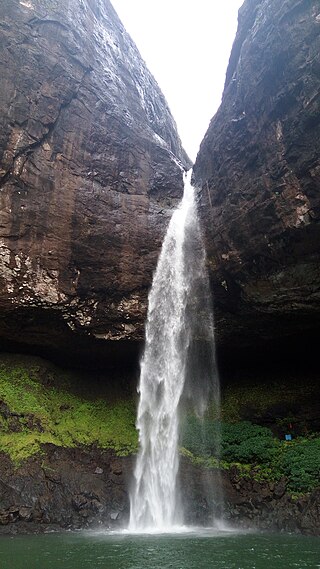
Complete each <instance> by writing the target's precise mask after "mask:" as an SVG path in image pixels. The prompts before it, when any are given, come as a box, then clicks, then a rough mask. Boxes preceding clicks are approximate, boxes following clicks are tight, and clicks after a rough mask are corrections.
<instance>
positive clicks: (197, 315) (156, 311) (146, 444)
mask: <svg viewBox="0 0 320 569" xmlns="http://www.w3.org/2000/svg"><path fill="white" fill-rule="evenodd" d="M190 179H191V171H190V172H189V173H188V174H185V183H184V195H183V199H182V201H181V203H180V205H179V206H178V208H177V209H176V210H175V212H174V213H173V215H172V218H171V221H170V223H169V227H168V230H167V234H166V236H165V239H164V242H163V245H162V250H161V253H160V256H159V260H158V265H157V268H156V272H155V274H154V278H153V283H152V288H151V291H150V294H149V306H148V317H147V324H146V342H145V350H144V355H143V358H142V361H141V375H140V383H139V388H138V391H139V393H140V400H139V406H138V414H137V428H138V431H139V442H140V450H139V453H138V457H137V461H136V467H135V474H134V476H135V480H134V487H133V489H132V492H131V496H130V502H131V509H130V523H129V529H130V530H131V531H146V530H156V531H174V529H175V528H177V527H179V526H181V525H182V524H183V523H184V517H183V509H182V507H181V503H180V500H179V492H178V483H177V474H178V468H179V451H178V447H179V424H180V418H181V413H182V409H183V407H186V405H187V404H188V405H189V407H190V402H192V406H193V408H194V411H195V412H196V413H197V414H198V415H202V414H203V413H204V411H205V409H206V407H207V403H208V398H209V395H210V394H213V397H214V399H215V402H216V404H218V400H219V387H218V379H217V373H216V366H215V356H214V337H213V319H212V311H211V306H210V292H209V284H208V277H207V273H206V266H205V253H204V249H203V244H202V239H201V232H200V228H199V222H198V217H197V211H196V203H195V195H194V189H193V187H192V185H191V181H190ZM187 402H189V403H187Z"/></svg>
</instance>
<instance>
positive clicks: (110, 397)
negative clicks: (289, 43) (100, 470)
mask: <svg viewBox="0 0 320 569" xmlns="http://www.w3.org/2000/svg"><path fill="white" fill-rule="evenodd" d="M0 401H1V403H0V451H3V452H5V453H7V454H8V455H9V456H10V457H11V459H12V460H13V461H14V462H16V463H18V462H21V460H23V459H25V458H28V457H30V456H31V455H34V454H36V453H39V452H41V447H42V445H43V444H45V443H52V444H54V445H56V446H59V447H67V448H71V447H76V446H80V445H86V446H89V445H95V446H97V447H100V448H110V449H113V450H115V452H116V453H117V454H118V455H125V454H129V453H133V452H135V451H136V449H137V433H136V429H135V404H134V400H133V397H132V396H130V394H129V395H128V394H127V395H126V394H125V393H121V396H120V394H117V393H114V390H113V389H112V384H111V385H110V386H109V389H106V388H105V386H104V385H101V383H100V387H99V385H97V384H96V385H92V382H90V381H89V380H88V378H86V381H83V377H81V375H80V374H78V375H77V374H75V373H71V372H66V371H64V370H61V369H59V368H57V367H55V366H53V365H52V364H49V363H47V362H45V361H44V360H41V359H39V358H30V357H26V356H19V357H17V356H8V355H4V356H1V357H0Z"/></svg>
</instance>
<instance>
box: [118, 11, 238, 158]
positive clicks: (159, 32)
mask: <svg viewBox="0 0 320 569" xmlns="http://www.w3.org/2000/svg"><path fill="white" fill-rule="evenodd" d="M111 1H112V4H113V6H114V8H115V10H116V11H117V13H118V15H119V17H120V19H121V20H122V23H123V24H124V26H125V28H126V30H127V31H128V32H129V34H130V35H131V37H132V39H133V40H134V42H135V43H136V45H137V47H138V49H139V51H140V53H141V55H142V57H143V59H144V60H145V61H146V63H147V65H148V67H149V69H150V71H151V72H152V74H153V75H154V77H155V78H156V80H157V82H158V84H159V86H160V88H161V90H162V92H163V94H164V95H165V97H166V99H167V101H168V104H169V107H170V109H171V112H172V114H173V116H174V118H175V120H176V122H177V126H178V131H179V134H180V137H181V139H182V143H183V146H184V148H185V150H186V151H187V153H188V154H189V156H190V158H191V159H192V160H195V157H196V154H197V151H198V149H199V145H200V142H201V140H202V138H203V136H204V134H205V132H206V130H207V128H208V126H209V122H210V119H211V118H212V116H213V115H214V113H215V112H216V110H217V108H218V106H219V104H220V101H221V94H222V90H223V85H224V79H225V73H226V69H227V65H228V60H229V55H230V51H231V47H232V42H233V39H234V36H235V33H236V29H237V13H238V9H239V7H240V6H241V5H242V3H243V0H111Z"/></svg>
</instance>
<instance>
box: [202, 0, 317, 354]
mask: <svg viewBox="0 0 320 569" xmlns="http://www.w3.org/2000/svg"><path fill="white" fill-rule="evenodd" d="M319 118H320V7H319V3H318V1H317V0H295V1H292V0H281V1H280V0H271V1H270V0H246V2H245V3H244V5H243V7H242V8H241V9H240V11H239V27H238V32H237V36H236V39H235V42H234V46H233V50H232V53H231V57H230V62H229V68H228V71H227V76H226V83H225V89H224V94H223V99H222V104H221V107H220V109H219V110H218V112H217V114H216V115H215V117H214V118H213V119H212V121H211V124H210V126H209V129H208V131H207V133H206V135H205V138H204V140H203V142H202V144H201V147H200V151H199V154H198V157H197V160H196V163H195V166H194V178H195V181H196V183H197V184H198V186H199V188H200V196H201V197H200V212H201V217H202V220H203V224H204V227H205V236H206V244H207V249H208V263H209V266H210V271H211V279H212V286H213V289H214V296H215V303H216V324H217V340H218V344H219V346H220V351H221V354H224V353H227V352H228V350H229V348H231V347H232V349H233V354H235V353H236V349H237V348H240V349H242V348H244V347H248V348H251V351H250V354H251V355H250V357H254V356H255V353H259V354H260V355H262V354H264V356H265V355H266V348H267V346H268V345H269V344H270V350H271V351H272V350H274V349H275V347H276V348H279V350H278V351H279V354H278V355H279V357H280V358H281V353H283V351H285V349H286V348H287V347H288V346H289V347H290V354H291V358H292V357H294V353H295V352H296V353H299V354H301V352H302V351H304V354H305V359H309V358H310V357H311V350H310V352H309V355H308V350H309V348H310V345H311V344H312V341H313V342H314V344H315V345H316V344H317V338H318V335H319V327H320V292H319V282H320V268H319V267H320V248H319V242H320V224H319V219H320V191H319V190H320V160H319V156H320V120H319ZM286 338H288V339H287V340H286ZM253 347H254V348H255V353H253V352H252V348H253ZM259 347H261V348H262V349H263V351H261V352H259ZM293 348H294V349H293ZM295 348H297V350H295Z"/></svg>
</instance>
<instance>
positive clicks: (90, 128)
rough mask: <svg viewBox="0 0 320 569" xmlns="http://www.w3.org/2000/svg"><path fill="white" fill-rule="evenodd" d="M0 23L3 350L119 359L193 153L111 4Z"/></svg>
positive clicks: (104, 0)
mask: <svg viewBox="0 0 320 569" xmlns="http://www.w3.org/2000/svg"><path fill="white" fill-rule="evenodd" d="M0 22H1V23H0V35H1V44H0V50H1V53H0V62H1V63H0V65H1V70H0V78H1V79H0V82H1V87H0V108H1V113H0V124H1V128H0V200H1V218H0V330H1V332H0V335H1V338H2V342H3V345H5V346H6V347H8V346H9V347H10V346H13V345H14V344H16V345H17V346H19V347H20V348H22V349H25V347H26V346H29V347H30V348H31V346H33V347H34V349H35V351H37V352H41V350H44V351H46V350H47V352H48V353H49V352H52V353H60V354H63V353H65V354H66V355H71V354H73V355H74V356H75V357H81V356H85V354H87V353H89V352H90V353H91V354H92V357H94V358H95V359H96V360H97V358H99V357H102V355H104V357H107V358H109V357H110V356H111V355H112V354H114V355H116V353H117V351H118V353H119V354H122V349H121V344H122V343H123V342H124V341H128V340H132V341H133V344H134V342H136V341H139V340H140V339H141V338H142V337H143V323H144V320H145V314H146V296H147V290H148V287H149V286H150V282H151V277H152V271H153V269H154V267H155V263H156V258H157V254H158V251H159V247H160V244H161V241H162V237H163V234H164V232H165V229H166V226H167V223H168V220H169V217H170V210H171V208H172V206H173V205H174V204H175V202H176V200H177V198H179V197H180V196H181V194H182V189H183V182H182V176H181V168H182V167H183V166H186V165H189V159H188V158H187V156H186V155H185V153H184V151H183V150H182V148H181V143H180V139H179V137H178V134H177V130H176V125H175V123H174V120H173V118H172V116H171V114H170V111H169V109H168V106H167V103H166V101H165V99H164V97H163V95H162V93H161V91H160V89H159V87H158V85H157V83H156V82H155V80H154V79H153V77H152V76H151V74H150V73H149V71H148V70H147V68H146V66H145V64H144V62H143V60H142V59H141V57H140V54H139V52H138V51H137V48H136V46H135V45H134V43H133V42H132V40H131V38H130V37H129V36H128V34H127V33H126V31H125V29H124V27H123V25H122V24H121V22H120V20H119V19H118V17H117V15H116V13H115V11H114V9H113V7H112V5H111V3H110V1H109V0H94V1H93V0H80V1H78V0H68V1H67V2H64V1H62V0H54V1H51V0H50V1H47V0H46V1H43V0H21V1H18V0H14V1H13V2H2V3H1V6H0ZM110 346H116V347H115V348H111V347H110ZM128 353H129V352H128ZM119 354H118V355H119Z"/></svg>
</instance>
